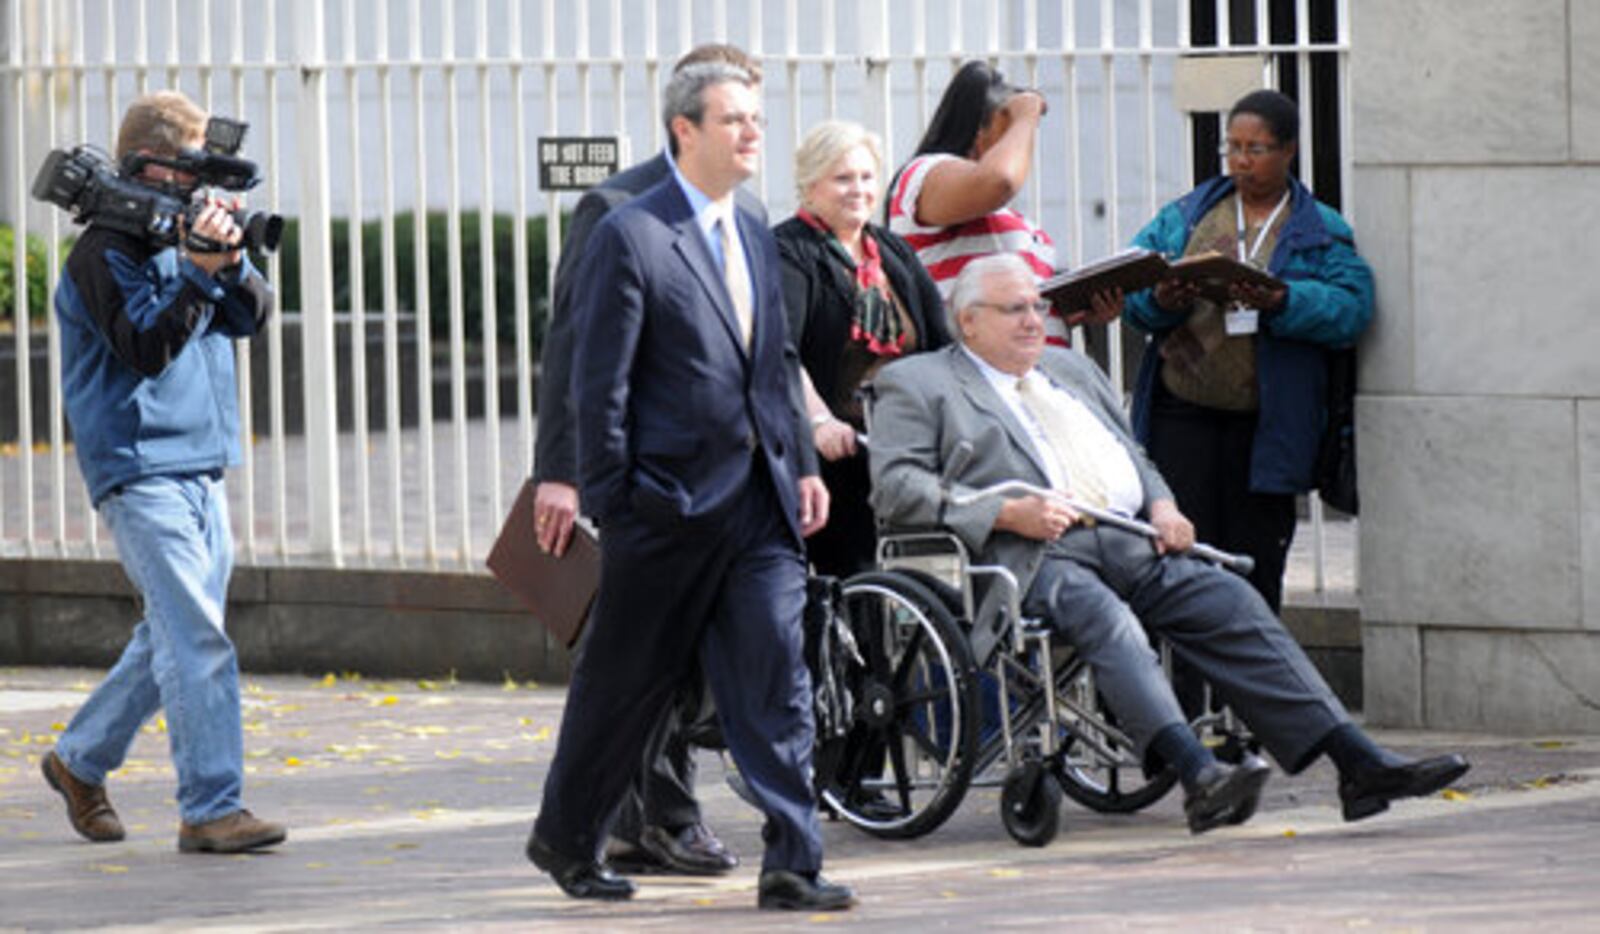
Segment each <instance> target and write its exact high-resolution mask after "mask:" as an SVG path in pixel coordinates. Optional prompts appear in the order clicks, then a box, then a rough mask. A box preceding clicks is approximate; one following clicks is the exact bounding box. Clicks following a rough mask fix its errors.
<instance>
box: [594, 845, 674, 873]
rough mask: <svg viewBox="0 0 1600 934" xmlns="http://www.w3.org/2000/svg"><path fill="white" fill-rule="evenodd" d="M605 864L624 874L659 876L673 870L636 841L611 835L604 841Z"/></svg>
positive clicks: (613, 870)
mask: <svg viewBox="0 0 1600 934" xmlns="http://www.w3.org/2000/svg"><path fill="white" fill-rule="evenodd" d="M605 864H606V865H607V866H610V867H611V871H612V872H615V873H618V874H620V875H624V876H659V875H662V874H664V873H670V872H672V871H673V869H672V867H670V866H668V865H667V864H666V863H663V862H662V861H661V860H659V859H656V858H655V857H654V856H652V855H651V854H650V853H649V851H647V850H645V849H644V847H641V846H640V845H639V843H638V841H628V840H623V839H621V838H619V837H612V838H611V839H610V840H609V841H607V843H606V854H605Z"/></svg>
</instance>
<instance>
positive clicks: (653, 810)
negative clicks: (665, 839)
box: [641, 664, 705, 830]
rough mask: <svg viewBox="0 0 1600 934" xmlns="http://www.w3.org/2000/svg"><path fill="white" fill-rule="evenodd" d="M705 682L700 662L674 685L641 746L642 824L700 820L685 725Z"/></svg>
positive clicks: (671, 827) (697, 704) (673, 827)
mask: <svg viewBox="0 0 1600 934" xmlns="http://www.w3.org/2000/svg"><path fill="white" fill-rule="evenodd" d="M704 684H705V679H704V677H702V676H701V674H700V666H699V665H698V664H696V665H694V666H693V667H692V668H691V669H690V672H689V678H688V679H687V680H686V681H684V683H683V684H682V685H680V686H679V687H678V691H677V694H676V696H675V697H674V698H673V700H672V704H671V706H670V707H669V708H668V709H667V711H666V712H665V713H664V714H663V715H662V717H661V723H660V725H659V726H657V728H656V729H655V731H654V732H652V733H651V734H650V742H649V744H648V745H647V746H646V747H645V761H644V772H643V774H642V776H641V777H642V783H641V784H642V786H643V787H642V790H643V794H642V796H641V802H642V807H643V816H644V821H645V824H646V826H652V827H665V828H667V829H668V830H677V829H679V828H681V827H687V826H689V825H690V824H698V823H699V822H700V802H698V801H696V800H695V797H694V776H695V763H694V749H693V747H692V746H691V745H690V743H689V727H690V726H691V725H692V724H693V723H694V720H695V717H696V716H697V715H698V713H699V711H700V694H701V690H702V688H703V686H704Z"/></svg>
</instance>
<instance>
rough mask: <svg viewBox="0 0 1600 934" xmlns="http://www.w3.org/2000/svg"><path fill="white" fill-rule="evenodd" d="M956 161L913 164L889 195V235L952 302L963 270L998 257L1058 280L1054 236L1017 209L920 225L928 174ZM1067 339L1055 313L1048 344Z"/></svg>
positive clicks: (932, 156)
mask: <svg viewBox="0 0 1600 934" xmlns="http://www.w3.org/2000/svg"><path fill="white" fill-rule="evenodd" d="M955 158H957V157H956V156H953V155H950V154H949V153H929V154H927V155H924V156H918V157H916V158H915V159H912V160H911V161H910V162H909V163H907V164H906V167H905V170H904V171H903V172H901V173H900V177H899V179H897V180H896V182H895V186H894V190H893V191H891V192H890V193H889V229H890V230H891V231H893V232H895V233H897V234H899V235H900V236H902V237H904V238H905V241H906V242H907V243H909V244H910V245H911V248H912V249H914V250H916V251H917V258H918V259H920V260H922V265H923V266H924V267H926V268H927V270H928V275H930V276H932V277H933V281H934V283H935V284H937V285H938V286H939V294H940V295H941V296H943V297H944V298H945V299H946V300H948V299H949V298H950V291H951V290H952V289H953V288H955V284H956V277H957V276H959V275H960V274H961V270H962V269H963V268H964V267H965V266H966V265H967V264H968V263H970V262H972V261H973V260H975V259H981V258H983V257H985V256H990V255H992V254H995V253H1015V254H1017V255H1018V256H1020V257H1022V260H1023V262H1026V263H1027V264H1028V266H1029V267H1030V268H1032V269H1033V273H1034V275H1035V276H1036V277H1037V278H1039V279H1044V278H1047V277H1048V276H1050V275H1051V274H1053V273H1054V272H1055V271H1056V270H1055V263H1056V246H1055V243H1054V242H1053V241H1051V239H1050V235H1049V234H1047V233H1045V232H1044V231H1043V230H1040V229H1039V228H1037V227H1035V226H1033V224H1031V223H1029V221H1028V219H1027V218H1026V217H1023V216H1022V214H1020V213H1019V212H1017V211H1014V210H1012V209H1011V208H1008V207H1005V208H1000V209H999V210H997V211H994V212H992V213H990V214H986V215H984V216H983V217H979V218H977V219H975V220H970V221H966V222H964V223H960V224H952V225H950V226H949V227H930V226H927V225H924V224H919V223H917V199H918V198H919V197H921V195H922V184H923V182H925V181H927V179H928V173H929V172H931V171H932V170H933V167H934V166H936V165H938V164H939V163H941V162H944V161H945V160H947V159H955ZM1067 333H1068V328H1067V326H1066V323H1065V322H1063V321H1062V320H1061V318H1060V316H1059V314H1057V313H1052V314H1051V315H1050V317H1049V319H1047V320H1046V321H1045V339H1046V340H1047V341H1049V342H1050V343H1052V344H1058V345H1060V346H1063V347H1064V346H1066V345H1067Z"/></svg>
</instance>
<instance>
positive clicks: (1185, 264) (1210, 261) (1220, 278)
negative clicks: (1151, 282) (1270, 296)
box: [1163, 252, 1283, 302]
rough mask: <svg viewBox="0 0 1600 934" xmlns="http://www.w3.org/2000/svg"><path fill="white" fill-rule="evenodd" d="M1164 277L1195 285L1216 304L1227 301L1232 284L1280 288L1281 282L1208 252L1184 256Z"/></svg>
mask: <svg viewBox="0 0 1600 934" xmlns="http://www.w3.org/2000/svg"><path fill="white" fill-rule="evenodd" d="M1167 275H1168V276H1172V277H1175V278H1178V279H1183V280H1184V281H1186V282H1194V283H1198V284H1199V286H1200V294H1202V295H1204V296H1205V297H1206V298H1209V299H1212V300H1213V301H1218V302H1225V301H1227V300H1228V286H1230V285H1232V284H1234V283H1235V282H1243V283H1246V284H1248V285H1258V286H1261V287H1262V288H1268V289H1276V288H1280V287H1281V286H1282V285H1283V282H1282V280H1280V279H1278V278H1277V277H1276V276H1272V275H1270V274H1268V273H1266V272H1263V271H1261V270H1260V269H1257V268H1256V267H1254V266H1251V265H1249V264H1248V263H1241V262H1239V261H1238V260H1236V259H1234V258H1233V257H1231V256H1228V255H1226V254H1223V253H1210V252H1208V253H1196V254H1195V255H1193V256H1185V257H1184V258H1183V259H1180V260H1178V261H1177V262H1175V263H1173V264H1172V266H1171V268H1170V270H1169V271H1168V273H1167ZM1163 278H1165V277H1163Z"/></svg>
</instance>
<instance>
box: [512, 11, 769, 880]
mask: <svg viewBox="0 0 1600 934" xmlns="http://www.w3.org/2000/svg"><path fill="white" fill-rule="evenodd" d="M702 62H726V63H728V64H730V65H735V66H737V67H739V68H743V69H745V70H746V71H748V72H750V75H751V77H752V78H754V79H755V81H756V83H757V84H758V85H759V83H760V81H761V72H760V70H759V68H758V66H757V65H756V63H755V61H754V60H752V59H751V58H750V56H749V55H748V54H746V53H745V52H744V51H743V50H742V49H740V48H738V47H736V46H732V45H726V44H722V43H708V44H705V45H697V46H695V47H694V48H692V49H690V50H689V51H688V52H687V53H685V54H684V56H683V57H682V58H680V59H678V62H677V64H676V65H674V66H673V71H674V72H676V71H678V70H680V69H683V68H686V67H688V66H689V65H695V64H699V63H702ZM671 177H672V156H671V154H670V153H668V152H667V151H665V150H663V151H662V152H659V153H657V154H656V155H654V156H652V157H651V158H649V159H646V160H645V161H643V162H640V163H639V164H637V165H635V166H633V167H631V168H629V169H627V170H626V171H623V172H620V173H618V174H616V175H613V176H611V177H610V178H608V179H606V180H605V181H604V182H602V183H600V184H599V185H597V186H596V187H594V188H592V189H590V190H589V191H587V192H585V193H584V195H583V197H582V198H579V199H578V206H577V207H576V208H574V209H573V211H572V221H571V224H570V225H569V226H568V228H567V236H566V241H565V243H564V244H563V246H562V250H561V261H560V263H559V264H558V265H557V266H556V281H555V291H554V295H553V296H552V298H551V303H550V327H549V330H548V331H547V332H546V333H545V339H544V353H543V355H542V357H541V358H540V359H541V365H540V368H539V373H540V377H539V437H538V441H537V443H536V444H535V452H534V453H535V458H534V469H533V479H534V484H535V485H534V507H533V508H534V516H535V525H536V527H537V530H538V536H539V547H541V548H543V549H544V550H545V551H546V552H548V553H551V554H554V555H556V556H557V557H560V556H561V555H562V553H563V552H565V551H566V549H567V545H568V543H569V542H570V541H571V538H572V525H573V521H574V520H575V519H576V518H577V515H578V438H577V435H578V429H577V423H576V420H575V418H574V415H575V413H574V411H573V406H572V395H571V392H570V389H571V381H572V362H573V352H574V348H573V345H574V344H575V343H576V340H577V328H576V327H575V321H576V318H577V315H576V313H575V312H576V305H577V301H576V296H577V295H579V294H581V293H582V292H583V291H584V288H583V283H582V281H581V280H580V277H579V275H578V271H579V267H580V266H581V265H582V261H583V259H584V257H586V256H588V255H589V237H590V235H591V234H593V233H594V229H595V226H596V225H598V224H599V223H600V221H601V220H602V219H604V218H605V216H606V215H607V214H609V213H610V212H611V211H613V210H615V209H616V208H618V207H621V206H622V205H623V204H626V203H627V202H629V201H631V200H632V199H634V198H636V197H638V196H639V195H641V194H643V193H644V192H646V191H648V190H649V189H650V188H652V187H653V186H655V184H656V183H657V182H660V181H662V180H663V179H666V178H671ZM734 197H735V198H736V199H737V200H736V203H737V204H738V205H739V207H741V208H743V209H744V210H747V211H750V212H751V213H753V214H754V215H756V217H757V218H759V219H760V221H761V226H763V227H765V226H767V211H766V208H765V207H763V206H762V204H761V199H759V198H757V197H755V196H754V195H752V194H750V193H749V192H748V191H746V190H745V189H743V188H739V189H736V190H735V191H734ZM579 651H580V652H581V651H583V648H582V646H580V647H579ZM704 685H705V683H704V679H703V678H701V677H700V675H699V673H698V672H696V673H693V674H691V675H690V677H689V678H688V680H687V681H686V683H685V684H684V685H683V686H682V688H681V689H680V690H679V691H678V693H677V696H676V697H675V698H674V699H673V701H672V702H671V703H669V704H667V705H666V706H665V708H664V709H663V710H662V712H661V713H660V715H659V716H658V717H657V719H656V725H655V728H654V729H653V730H652V731H651V733H650V737H649V739H648V740H647V741H646V743H645V747H644V752H643V755H642V757H641V762H640V765H639V773H638V775H637V777H635V779H634V781H633V783H632V784H631V785H630V786H629V787H628V791H627V794H626V795H624V797H623V800H622V805H621V806H620V807H619V808H618V810H617V818H616V821H615V823H613V824H612V827H611V837H612V839H611V842H610V845H609V846H608V847H607V850H606V860H607V862H609V863H611V865H612V866H613V868H616V869H619V870H625V871H629V872H661V871H666V872H675V873H686V874H690V875H720V874H722V873H726V872H728V871H730V870H732V869H733V868H734V867H735V866H737V865H738V864H739V860H738V858H737V857H735V856H734V855H733V854H732V853H731V852H729V851H728V848H727V847H725V846H724V845H723V844H722V841H720V840H718V839H717V837H716V834H714V833H712V832H711V828H709V827H707V826H706V824H705V821H704V820H703V819H702V817H701V814H700V803H699V802H698V801H696V800H695V797H694V777H695V762H694V751H693V749H691V748H690V744H691V735H692V734H696V733H700V732H702V731H703V725H704V724H703V721H708V720H709V719H710V717H711V712H710V711H708V710H704V709H702V708H709V707H710V706H711V705H710V704H706V703H705V702H704V694H705V690H704Z"/></svg>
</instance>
